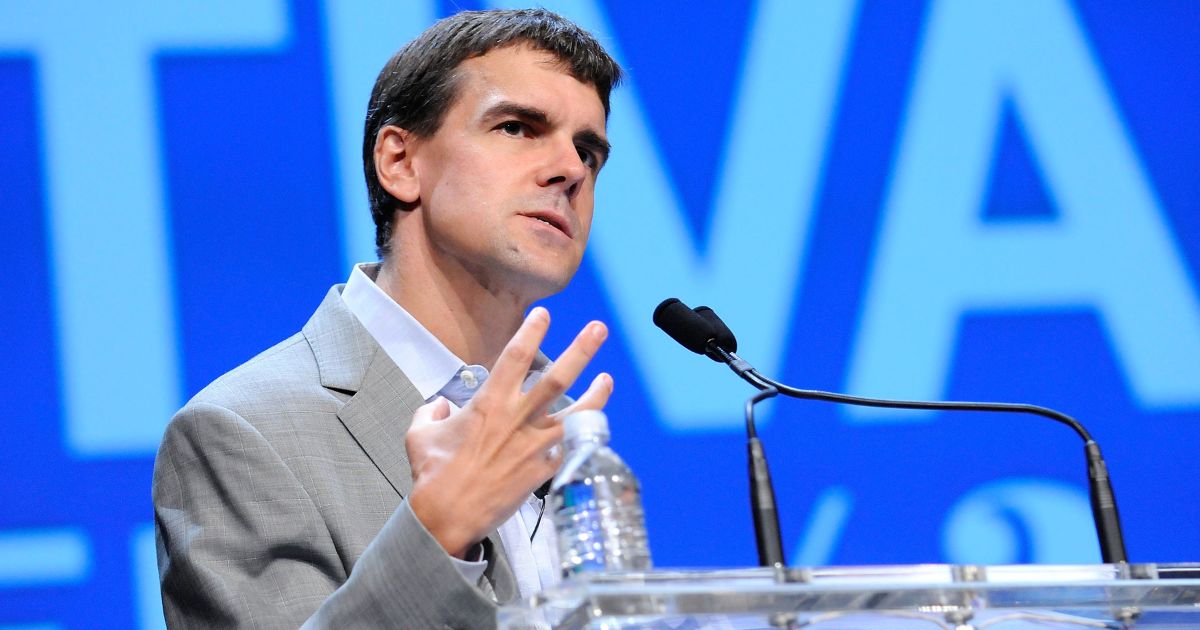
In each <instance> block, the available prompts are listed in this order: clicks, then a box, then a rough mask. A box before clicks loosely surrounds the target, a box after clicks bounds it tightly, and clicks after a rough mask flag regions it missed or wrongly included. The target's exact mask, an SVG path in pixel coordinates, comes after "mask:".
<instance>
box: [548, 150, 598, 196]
mask: <svg viewBox="0 0 1200 630" xmlns="http://www.w3.org/2000/svg"><path fill="white" fill-rule="evenodd" d="M588 172H589V169H588V166H587V165H586V164H584V163H583V158H581V157H580V156H579V148H578V147H576V146H575V143H574V142H573V141H571V142H556V143H554V145H553V146H552V147H551V150H550V154H549V156H548V158H547V161H546V166H545V167H544V168H543V169H542V174H541V176H540V177H539V180H540V181H539V182H538V183H539V184H540V185H542V186H560V187H562V189H563V192H564V193H565V194H566V195H567V197H568V198H570V199H574V198H575V195H576V194H578V192H579V188H580V186H581V185H582V184H583V181H584V180H585V179H587V176H588Z"/></svg>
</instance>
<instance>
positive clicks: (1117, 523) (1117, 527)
mask: <svg viewBox="0 0 1200 630" xmlns="http://www.w3.org/2000/svg"><path fill="white" fill-rule="evenodd" d="M690 310H691V309H688V308H687V306H686V305H685V304H683V303H682V302H680V301H679V300H677V299H675V298H670V299H668V300H666V301H664V302H663V303H662V304H660V305H659V307H658V309H656V310H655V313H654V322H655V323H656V324H658V326H659V327H660V328H662V329H663V330H664V331H666V332H667V333H668V334H669V335H671V337H672V338H674V339H675V340H676V341H678V342H679V343H680V344H682V345H683V346H685V347H687V348H688V349H689V350H692V351H693V352H696V353H698V354H704V355H705V356H707V357H709V358H710V359H712V360H714V361H717V362H719V363H724V364H726V365H728V366H729V369H731V370H733V372H734V373H735V374H737V375H738V376H739V377H740V378H741V379H742V380H745V381H746V382H747V383H749V384H750V385H752V386H754V387H755V388H757V389H758V390H759V392H758V393H757V394H755V395H754V396H752V397H750V399H748V400H747V401H746V433H747V435H748V437H749V439H750V440H751V472H752V474H751V478H752V489H753V490H754V492H753V493H752V500H754V509H755V512H754V515H755V531H756V534H758V538H759V559H760V561H761V562H762V564H763V565H764V566H769V564H768V562H767V560H766V558H767V557H768V556H769V557H771V558H773V559H775V560H777V563H779V564H781V563H782V562H783V556H782V544H781V543H779V542H774V545H777V546H775V547H774V549H772V548H771V547H772V541H771V540H766V538H768V537H770V536H771V534H772V530H773V537H774V540H775V541H778V540H779V520H778V519H779V517H778V512H776V511H775V496H774V490H771V489H770V477H769V474H767V475H765V476H764V477H761V478H760V483H761V481H762V480H764V479H765V483H766V485H767V488H766V489H767V491H769V499H770V501H769V507H770V509H769V510H763V511H762V512H761V513H760V510H759V504H758V502H757V499H758V498H759V494H763V493H762V492H760V488H759V486H755V485H754V484H755V483H756V482H755V481H754V479H755V478H754V470H755V464H754V461H755V460H754V457H755V455H754V445H755V444H757V446H758V450H759V454H760V455H761V443H759V442H758V433H757V430H756V429H755V424H754V405H756V404H758V403H759V402H761V401H763V400H766V399H768V398H772V397H774V396H777V395H779V394H783V395H785V396H789V397H792V398H799V399H802V400H819V401H824V402H833V403H842V404H850V405H858V406H864V407H880V408H889V409H921V410H938V411H985V412H1005V413H1026V414H1032V415H1037V416H1042V417H1044V418H1048V419H1050V420H1053V421H1055V422H1058V423H1060V424H1064V425H1066V426H1068V427H1070V428H1071V429H1072V430H1073V431H1074V432H1075V433H1076V434H1077V435H1078V436H1079V437H1080V439H1082V440H1083V443H1084V455H1085V457H1086V459H1087V467H1088V494H1089V496H1090V499H1091V507H1092V518H1093V520H1094V521H1095V525H1096V534H1097V538H1098V539H1099V543H1100V554H1101V557H1102V559H1103V561H1104V562H1105V563H1109V564H1115V563H1125V562H1128V557H1127V555H1126V552H1125V540H1124V536H1123V535H1122V533H1121V520H1120V516H1119V514H1118V512H1117V503H1116V497H1115V495H1114V493H1113V489H1112V482H1111V479H1110V478H1109V476H1108V466H1107V464H1105V462H1104V457H1103V456H1102V455H1101V453H1100V445H1099V444H1097V443H1096V441H1095V440H1094V439H1092V436H1091V434H1090V433H1088V431H1087V429H1086V428H1084V426H1083V424H1082V423H1080V422H1079V421H1078V420H1076V419H1075V418H1072V417H1071V416H1068V415H1067V414H1065V413H1062V412H1060V411H1056V410H1054V409H1050V408H1048V407H1041V406H1038V405H1030V404H1024V403H998V402H965V401H920V400H893V399H885V398H868V397H864V396H851V395H848V394H839V393H835V392H827V391H821V390H814V389H798V388H795V387H790V386H788V385H785V384H783V383H780V382H778V381H776V380H774V379H771V378H769V377H767V376H764V375H763V374H761V373H760V372H759V371H758V370H756V369H755V368H754V366H752V365H750V363H749V362H747V361H746V360H745V359H742V358H741V357H739V356H738V355H737V354H735V352H736V350H737V340H736V339H735V338H734V336H733V333H732V332H731V331H730V330H729V328H728V327H727V326H726V325H725V323H724V322H723V321H721V319H720V317H718V316H717V314H716V313H715V312H713V310H712V309H711V308H708V307H707V306H701V307H697V308H696V309H695V310H694V311H692V312H687V311H690ZM762 469H763V472H765V470H766V461H765V459H763V461H762ZM764 498H765V496H764ZM760 517H761V518H765V519H773V526H772V525H771V524H769V523H768V524H765V525H763V526H761V527H760V523H759V519H760ZM764 545H765V546H766V547H767V549H766V553H765V554H764Z"/></svg>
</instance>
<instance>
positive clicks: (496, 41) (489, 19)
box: [363, 9, 621, 258]
mask: <svg viewBox="0 0 1200 630" xmlns="http://www.w3.org/2000/svg"><path fill="white" fill-rule="evenodd" d="M519 44H524V45H527V46H530V47H531V48H533V49H534V50H540V51H545V52H548V53H550V54H552V55H554V56H555V57H557V58H558V60H559V61H560V62H562V65H563V69H564V70H566V71H567V72H569V73H570V75H571V76H572V77H574V78H576V79H578V80H579V81H581V82H583V83H587V84H589V85H591V86H593V87H595V89H596V94H597V95H598V96H599V97H600V102H601V103H602V104H603V105H604V115H605V116H606V117H607V116H608V111H609V94H610V93H611V92H612V88H613V86H614V85H616V84H617V82H618V81H620V79H621V67H620V66H619V65H618V64H617V62H616V61H614V60H613V58H612V57H611V56H609V54H608V53H607V52H605V50H604V47H603V46H601V45H600V42H598V41H596V38H595V37H594V36H592V34H591V33H588V32H587V31H585V30H583V29H582V28H580V27H579V26H578V25H576V24H575V23H574V22H571V21H570V20H567V19H566V18H564V17H562V16H560V15H558V14H556V13H553V12H551V11H547V10H545V9H520V10H495V11H464V12H462V13H458V14H456V15H453V16H451V17H448V18H445V19H442V20H439V21H438V22H437V23H435V24H434V25H433V26H431V27H429V28H428V29H427V30H426V31H425V32H424V33H421V35H420V36H418V37H417V38H416V39H414V40H412V41H411V42H409V43H408V44H407V45H405V46H404V47H403V48H401V49H400V51H399V52H397V53H396V54H395V55H394V56H393V57H392V58H391V60H389V61H388V62H387V65H385V66H384V67H383V70H382V71H380V73H379V78H377V79H376V80H375V88H374V89H373V90H371V102H370V104H369V105H368V107H367V120H366V124H365V126H364V129H363V171H364V174H365V175H366V178H367V196H368V199H369V201H370V205H371V217H372V218H373V219H374V220H375V251H376V252H377V253H378V255H379V257H380V258H385V257H386V256H387V255H388V254H389V253H390V251H391V239H392V228H393V222H394V219H395V213H396V210H397V209H402V208H403V204H402V203H401V202H400V201H399V200H398V199H396V198H395V197H393V196H392V195H391V194H390V193H388V192H387V191H386V190H384V189H383V186H381V185H380V184H379V178H378V177H376V175H375V140H376V137H377V136H378V135H379V131H380V130H381V129H383V128H384V127H385V126H388V125H395V126H397V127H400V128H402V129H405V130H407V131H409V132H410V133H413V134H415V135H416V136H417V137H424V138H428V137H431V136H432V135H433V134H434V133H436V132H437V130H438V128H439V127H440V126H441V124H442V120H443V119H444V118H445V115H446V111H447V110H449V109H450V106H451V105H452V104H453V102H454V99H455V98H456V97H457V77H458V75H457V73H456V72H455V70H457V68H458V66H459V64H461V63H462V62H463V61H466V60H467V59H471V58H474V57H480V56H483V55H485V54H487V53H488V52H490V51H492V50H494V49H497V48H503V47H506V46H513V45H519Z"/></svg>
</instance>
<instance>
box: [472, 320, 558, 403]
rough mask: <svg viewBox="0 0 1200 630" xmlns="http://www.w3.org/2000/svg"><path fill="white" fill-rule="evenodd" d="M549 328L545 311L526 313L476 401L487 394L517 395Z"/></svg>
mask: <svg viewBox="0 0 1200 630" xmlns="http://www.w3.org/2000/svg"><path fill="white" fill-rule="evenodd" d="M549 328H550V313H549V312H547V311H546V309H545V308H543V307H541V306H538V307H534V309H533V310H531V311H529V315H527V316H526V317H525V321H524V322H523V323H522V324H521V327H520V328H518V329H517V333H516V334H515V335H513V338H512V339H510V340H509V342H508V345H506V346H504V351H503V352H501V353H500V357H499V358H498V359H496V365H494V366H493V367H492V372H491V374H489V375H488V379H487V382H486V383H484V387H483V389H481V390H480V391H479V394H478V395H477V396H476V397H478V396H479V395H484V394H485V392H488V391H496V390H498V391H502V392H504V391H520V389H521V383H523V382H525V375H526V374H528V373H529V366H530V365H532V364H533V359H534V358H535V357H536V356H537V353H538V347H539V346H540V345H541V343H542V339H543V338H545V336H546V330H548V329H549Z"/></svg>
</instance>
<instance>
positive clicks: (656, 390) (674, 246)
mask: <svg viewBox="0 0 1200 630" xmlns="http://www.w3.org/2000/svg"><path fill="white" fill-rule="evenodd" d="M497 4H503V3H497ZM546 6H547V8H549V9H551V10H554V11H559V12H561V13H562V14H563V15H565V16H567V17H569V18H571V19H573V20H575V21H576V22H578V23H579V24H580V25H582V26H583V27H584V28H587V29H589V30H590V31H592V32H593V33H595V34H596V35H597V36H598V37H599V39H600V40H601V41H603V42H605V45H606V46H607V47H608V50H609V52H610V53H612V54H613V55H614V57H616V58H617V59H618V60H620V51H619V50H618V48H619V47H618V46H617V38H616V37H614V36H613V32H612V29H610V28H609V26H608V24H607V22H606V20H605V19H604V17H603V15H602V14H601V11H600V9H599V7H598V6H597V5H596V3H595V2H566V1H560V2H548V3H546ZM857 7H858V3H857V2H854V1H850V0H841V1H837V2H805V3H801V2H786V1H782V0H770V1H765V2H762V3H760V4H759V6H758V7H757V9H756V11H755V15H754V17H753V18H752V25H751V29H750V32H749V33H748V39H747V41H748V42H749V44H748V48H747V58H746V60H745V62H744V66H743V71H742V76H741V80H740V88H739V93H738V94H737V100H736V105H735V107H734V113H733V118H734V120H733V124H732V129H731V133H730V134H729V140H728V141H727V144H726V151H727V153H726V156H725V160H724V165H723V167H722V173H721V179H720V182H719V185H718V188H717V196H716V206H715V208H714V212H713V216H712V219H711V220H712V226H711V229H710V230H708V231H707V233H708V234H710V237H709V238H710V240H711V242H710V243H708V244H707V248H705V247H703V246H702V245H701V246H698V245H697V244H696V243H694V242H693V241H692V239H691V237H690V235H689V232H688V229H687V227H686V226H685V224H684V219H683V212H682V208H681V205H682V204H681V202H680V200H679V197H678V195H676V194H675V192H674V191H673V190H672V189H671V184H670V182H669V181H668V178H667V169H666V167H665V165H664V163H663V161H662V159H661V158H660V157H659V156H658V152H657V151H656V148H655V145H654V141H653V139H652V138H651V134H650V130H649V129H648V121H647V120H646V116H645V113H644V111H643V110H642V108H641V106H640V103H639V100H638V95H637V85H636V76H634V77H632V78H630V79H629V80H628V81H627V82H626V83H625V85H624V87H622V88H619V89H618V90H616V91H615V92H614V94H613V103H612V115H611V116H610V118H609V121H608V126H609V129H608V133H609V138H610V140H611V141H612V144H613V146H614V147H615V153H614V159H613V160H612V161H611V162H610V163H609V165H608V166H606V167H605V171H604V173H603V174H602V175H601V181H602V182H603V184H602V185H601V186H600V187H599V189H598V191H597V202H596V206H597V207H596V219H595V222H594V224H593V226H592V243H591V261H592V263H594V264H595V265H596V268H597V270H598V271H599V275H600V277H601V278H602V280H603V283H604V287H605V290H606V291H607V296H608V298H609V300H610V302H611V304H612V306H613V309H614V311H615V313H616V315H617V317H618V318H619V319H620V327H619V330H620V331H621V332H622V333H623V334H624V335H625V337H626V342H627V343H628V344H629V346H630V347H631V348H633V349H634V350H633V352H632V355H633V358H634V361H635V363H636V364H637V366H638V369H639V370H641V372H642V376H643V380H644V382H645V383H646V385H647V386H648V388H649V390H650V392H651V393H652V399H653V401H654V404H655V406H656V410H657V412H658V413H659V415H660V417H661V418H662V419H663V421H664V422H665V423H666V424H667V426H669V427H671V428H674V429H733V428H736V427H739V426H741V422H742V421H741V420H740V416H739V414H738V413H737V412H736V410H737V408H738V405H737V401H740V400H741V398H742V397H743V395H744V394H745V385H743V384H741V383H739V382H738V381H737V379H736V378H735V377H733V376H732V375H731V374H724V373H723V370H720V369H714V368H715V367H716V366H713V365H710V364H708V362H707V361H702V360H699V359H697V358H695V357H691V358H689V357H687V356H682V355H681V354H680V353H681V350H680V349H679V348H678V347H677V346H675V345H674V342H672V341H670V340H669V339H668V338H667V337H666V336H665V335H663V334H662V333H661V332H660V331H658V330H657V329H656V328H654V326H653V324H652V323H651V322H650V314H651V312H652V311H653V310H654V307H655V305H657V304H658V302H659V301H660V300H662V299H663V298H665V297H668V296H678V297H680V298H681V299H683V300H684V301H685V302H688V303H690V304H691V305H693V306H696V305H699V304H708V305H711V306H713V307H714V308H716V309H717V310H718V312H720V313H721V315H722V317H724V318H725V319H726V320H727V321H728V322H729V323H730V325H731V327H733V328H734V329H735V331H736V332H737V334H738V336H739V344H740V346H741V348H743V349H744V351H745V352H746V354H747V356H751V357H753V358H754V360H755V362H756V363H757V364H758V366H759V367H760V368H761V369H762V370H763V371H764V372H768V373H775V372H777V371H778V368H779V365H780V360H781V358H782V349H783V342H784V340H785V336H786V333H787V328H788V322H789V321H790V317H791V311H792V302H793V296H794V294H795V292H796V289H797V286H798V282H799V271H800V269H801V267H802V265H803V262H804V258H805V247H806V245H807V240H808V238H807V237H808V231H809V226H810V223H811V217H812V214H813V207H814V201H815V200H814V195H815V193H816V190H817V184H818V182H819V180H820V177H821V166H822V163H823V161H824V156H825V146H826V143H827V136H828V130H829V127H830V124H829V122H830V118H831V114H832V112H833V111H834V105H835V100H836V96H837V92H838V88H839V84H840V78H841V74H842V68H843V65H844V63H843V61H844V57H845V51H846V48H847V40H848V36H849V33H850V31H851V28H852V26H853V23H854V18H855V16H856V13H857ZM749 265H753V267H754V268H755V269H756V270H758V272H757V273H748V272H747V268H748V266H749Z"/></svg>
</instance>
